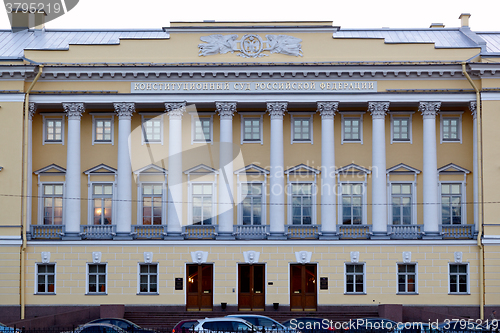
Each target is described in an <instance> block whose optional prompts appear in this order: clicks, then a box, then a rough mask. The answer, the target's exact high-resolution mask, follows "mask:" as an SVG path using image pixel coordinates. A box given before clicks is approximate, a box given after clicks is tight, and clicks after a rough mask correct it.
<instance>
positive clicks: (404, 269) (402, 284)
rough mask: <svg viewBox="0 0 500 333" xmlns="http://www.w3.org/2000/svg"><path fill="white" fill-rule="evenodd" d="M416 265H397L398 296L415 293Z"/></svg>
mask: <svg viewBox="0 0 500 333" xmlns="http://www.w3.org/2000/svg"><path fill="white" fill-rule="evenodd" d="M416 268H417V265H416V264H398V294H415V293H416V292H417V269H416Z"/></svg>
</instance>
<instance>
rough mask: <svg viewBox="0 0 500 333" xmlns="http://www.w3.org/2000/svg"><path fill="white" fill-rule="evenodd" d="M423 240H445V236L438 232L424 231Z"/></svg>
mask: <svg viewBox="0 0 500 333" xmlns="http://www.w3.org/2000/svg"><path fill="white" fill-rule="evenodd" d="M422 239H443V236H442V235H441V234H440V233H439V232H438V231H424V234H423V235H422Z"/></svg>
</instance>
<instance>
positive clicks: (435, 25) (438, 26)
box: [429, 23, 444, 28]
mask: <svg viewBox="0 0 500 333" xmlns="http://www.w3.org/2000/svg"><path fill="white" fill-rule="evenodd" d="M429 28H444V24H443V23H431V26H430V27H429Z"/></svg>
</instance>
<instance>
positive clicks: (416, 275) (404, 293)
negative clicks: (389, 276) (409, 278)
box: [396, 262, 418, 295]
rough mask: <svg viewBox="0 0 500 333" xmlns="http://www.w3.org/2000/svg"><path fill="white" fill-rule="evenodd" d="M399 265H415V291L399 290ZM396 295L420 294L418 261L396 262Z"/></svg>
mask: <svg viewBox="0 0 500 333" xmlns="http://www.w3.org/2000/svg"><path fill="white" fill-rule="evenodd" d="M399 265H415V291H414V292H400V291H399V272H398V267H399ZM396 295H418V262H397V263H396Z"/></svg>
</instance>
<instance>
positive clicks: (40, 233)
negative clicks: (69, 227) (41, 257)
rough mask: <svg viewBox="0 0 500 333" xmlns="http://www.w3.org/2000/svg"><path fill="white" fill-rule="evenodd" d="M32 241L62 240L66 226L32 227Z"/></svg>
mask: <svg viewBox="0 0 500 333" xmlns="http://www.w3.org/2000/svg"><path fill="white" fill-rule="evenodd" d="M30 233H31V239H61V237H62V236H64V225H31V228H30Z"/></svg>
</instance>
